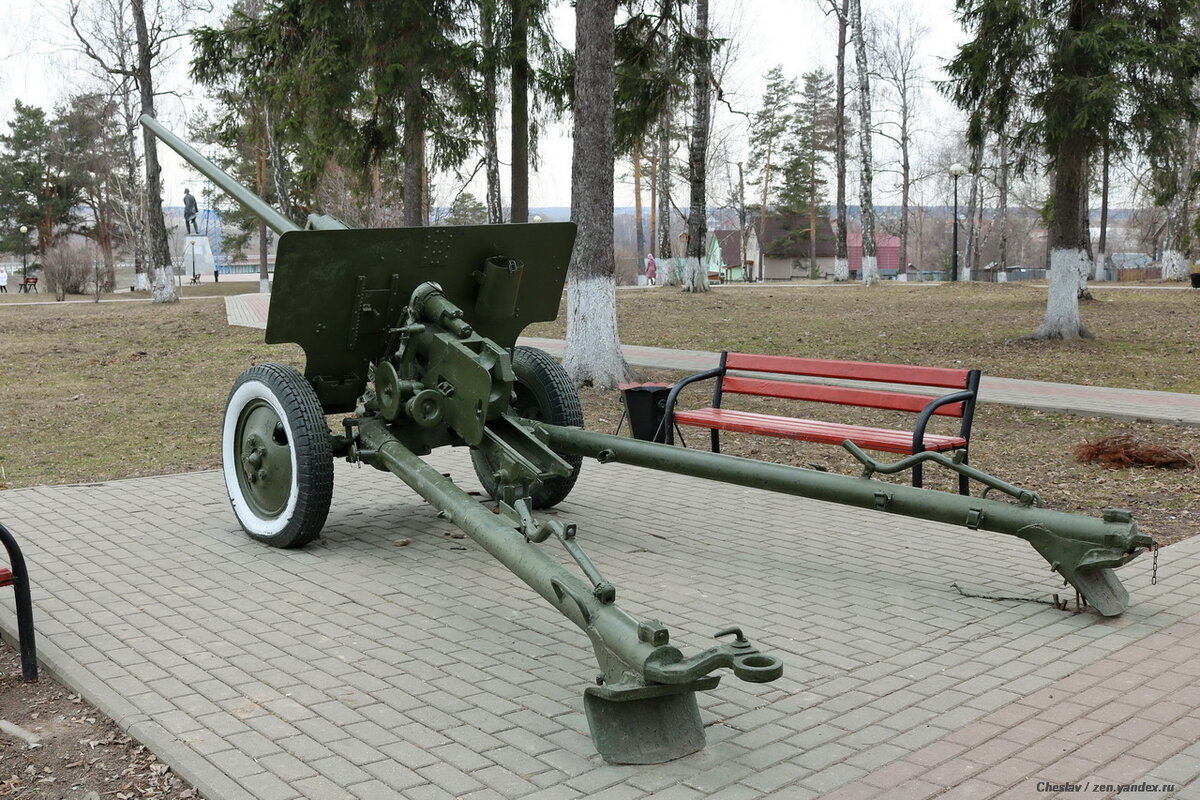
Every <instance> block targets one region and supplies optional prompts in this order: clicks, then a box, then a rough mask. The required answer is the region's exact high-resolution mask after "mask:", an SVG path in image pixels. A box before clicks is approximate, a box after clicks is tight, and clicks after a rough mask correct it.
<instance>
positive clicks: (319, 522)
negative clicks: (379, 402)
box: [221, 364, 333, 547]
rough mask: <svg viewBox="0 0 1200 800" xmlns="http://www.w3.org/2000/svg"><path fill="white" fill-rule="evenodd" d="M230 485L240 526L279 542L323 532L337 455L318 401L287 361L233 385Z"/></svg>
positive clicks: (228, 416) (226, 434)
mask: <svg viewBox="0 0 1200 800" xmlns="http://www.w3.org/2000/svg"><path fill="white" fill-rule="evenodd" d="M221 455H222V461H223V470H224V473H225V488H226V489H227V490H228V492H229V501H230V503H231V504H232V505H233V512H234V514H235V515H236V516H237V519H238V522H239V523H241V526H242V529H243V530H245V531H246V533H247V534H248V535H249V536H250V538H252V539H256V540H258V541H260V542H264V543H266V544H269V545H271V546H273V547H301V546H303V545H305V544H307V543H308V542H310V541H312V540H313V539H315V538H317V536H319V535H320V533H321V528H322V527H324V525H325V517H326V516H327V515H328V513H329V502H330V500H331V499H332V496H333V455H332V453H331V451H330V442H329V426H328V425H327V424H326V422H325V415H324V413H323V412H322V410H321V404H320V401H318V399H317V394H316V392H314V391H313V388H312V386H311V385H309V383H308V381H306V380H305V379H304V376H303V375H301V374H300V373H299V372H297V371H296V370H295V369H293V368H291V367H288V366H284V365H282V364H259V365H257V366H255V367H252V368H250V369H248V370H246V371H245V372H243V373H242V374H241V375H240V376H239V377H238V379H237V382H236V383H234V384H233V389H232V390H231V391H230V392H229V400H228V401H227V402H226V404H225V421H224V425H223V428H222V436H221Z"/></svg>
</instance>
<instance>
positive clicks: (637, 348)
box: [225, 294, 1200, 427]
mask: <svg viewBox="0 0 1200 800" xmlns="http://www.w3.org/2000/svg"><path fill="white" fill-rule="evenodd" d="M270 303H271V300H270V295H265V294H245V295H234V296H230V297H226V298H225V312H226V317H227V319H228V320H229V324H230V325H244V326H248V327H252V328H266V326H267V312H268V310H269V309H270ZM520 343H521V344H527V345H530V346H533V347H538V348H541V349H542V350H545V351H547V352H548V353H550V354H551V355H553V356H555V357H557V358H562V353H563V340H562V339H543V338H537V337H522V338H521V340H520ZM621 351H622V352H623V353H624V355H625V360H626V361H627V362H628V363H629V364H630V365H631V366H634V367H641V368H644V369H673V370H680V371H684V372H700V371H701V370H706V369H712V368H713V367H715V366H717V363H718V359H719V358H720V354H719V353H711V352H706V351H703V350H668V349H666V348H662V347H644V346H641V345H629V344H626V345H622V346H621ZM822 382H823V383H831V384H844V385H853V384H854V381H836V380H823V381H822ZM879 386H880V384H877V383H873V384H871V385H870V387H869V388H879ZM897 388H900V387H897ZM903 389H904V391H908V392H912V391H920V389H914V387H911V386H906V387H903ZM979 400H980V402H983V403H1000V404H1003V405H1013V406H1023V407H1025V408H1036V409H1038V410H1041V411H1058V412H1065V413H1070V414H1082V415H1085V416H1095V417H1111V418H1113V419H1128V420H1146V421H1149V422H1158V423H1164V424H1168V425H1187V426H1191V427H1198V426H1200V395H1196V394H1184V393H1180V392H1154V391H1145V390H1141V389H1117V388H1112V387H1107V386H1079V385H1076V384H1068V383H1049V382H1045V381H1024V380H1015V379H1012V378H997V377H992V376H988V375H984V376H983V378H982V380H981V381H980V387H979Z"/></svg>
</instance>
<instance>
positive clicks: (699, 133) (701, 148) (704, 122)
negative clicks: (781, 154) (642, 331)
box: [683, 0, 711, 292]
mask: <svg viewBox="0 0 1200 800" xmlns="http://www.w3.org/2000/svg"><path fill="white" fill-rule="evenodd" d="M696 38H697V39H698V40H699V45H698V46H699V47H700V49H701V52H700V54H699V57H698V58H697V59H696V72H695V75H694V76H693V79H692V136H691V144H690V146H689V148H688V162H689V170H688V175H689V182H690V184H691V189H692V191H691V201H692V202H691V210H690V211H689V212H688V253H687V254H688V261H689V264H688V272H687V277H686V279H685V281H684V285H683V290H684V291H685V292H707V291H708V289H709V287H708V268H707V266H706V265H705V263H704V257H705V253H706V252H707V250H708V247H707V245H708V203H707V196H706V194H707V193H706V189H707V183H708V176H707V174H706V173H707V164H708V115H709V108H708V72H709V66H710V61H711V56H710V55H709V49H708V44H709V43H708V0H696ZM692 259H694V261H693V260H692Z"/></svg>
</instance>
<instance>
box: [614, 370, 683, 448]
mask: <svg viewBox="0 0 1200 800" xmlns="http://www.w3.org/2000/svg"><path fill="white" fill-rule="evenodd" d="M670 393H671V386H670V384H661V383H627V384H624V385H622V386H621V400H622V402H623V403H625V413H626V414H627V415H628V416H629V430H630V431H631V432H632V433H633V438H635V439H641V440H642V441H646V442H659V443H660V444H661V443H663V442H666V440H667V431H666V428H665V426H664V425H663V418H664V417H665V416H666V414H667V395H669V394H670Z"/></svg>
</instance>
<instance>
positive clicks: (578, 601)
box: [142, 117, 1153, 763]
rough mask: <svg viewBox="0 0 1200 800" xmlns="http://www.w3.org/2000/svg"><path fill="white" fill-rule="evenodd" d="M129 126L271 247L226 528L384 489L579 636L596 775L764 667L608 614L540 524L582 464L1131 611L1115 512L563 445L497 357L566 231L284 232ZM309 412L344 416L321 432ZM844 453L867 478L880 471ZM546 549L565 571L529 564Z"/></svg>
mask: <svg viewBox="0 0 1200 800" xmlns="http://www.w3.org/2000/svg"><path fill="white" fill-rule="evenodd" d="M142 122H143V124H145V125H146V126H147V127H150V128H151V129H152V130H153V131H154V132H155V133H156V134H157V135H158V136H159V137H160V138H162V139H163V140H164V141H165V142H166V143H167V144H168V145H170V146H171V147H172V148H174V149H175V150H176V151H178V152H179V153H180V154H181V155H182V156H183V157H184V158H185V159H187V160H188V161H189V162H191V163H192V164H193V166H195V167H196V168H197V169H199V170H200V171H201V172H202V173H204V174H205V175H206V176H207V177H208V178H210V179H211V180H213V181H214V182H215V183H217V184H218V185H219V186H221V187H222V188H223V189H225V190H226V191H227V192H229V194H231V195H232V196H234V197H235V198H236V199H237V200H239V201H240V202H241V203H243V204H244V205H246V206H247V207H248V208H249V209H250V210H251V211H253V212H255V213H257V214H258V215H259V216H260V217H262V218H263V219H264V220H265V221H266V222H267V224H268V225H270V226H271V227H272V228H273V229H275V230H276V231H277V232H278V233H280V234H281V236H280V240H279V249H278V253H277V256H276V268H275V281H274V286H273V297H272V302H271V308H270V315H269V318H268V322H267V335H266V338H267V342H269V343H282V342H295V343H297V344H299V345H301V347H303V349H304V351H305V354H306V357H307V363H306V368H305V371H304V374H303V375H301V374H300V373H299V372H297V371H295V370H294V369H291V368H290V367H284V366H281V365H274V364H263V365H259V366H256V367H254V368H252V369H250V370H247V371H246V372H245V373H243V374H242V375H241V377H239V378H238V380H237V382H236V383H235V385H234V387H233V390H232V391H231V393H230V396H229V401H228V403H227V407H226V412H225V419H224V428H223V437H222V449H223V456H224V472H225V479H226V484H227V486H228V489H229V495H230V499H231V502H232V505H233V508H234V512H235V514H236V515H237V518H238V521H239V522H240V523H241V525H242V527H243V528H244V529H245V530H246V532H247V533H248V534H249V535H250V536H251V537H253V538H255V539H258V540H260V541H263V542H265V543H267V544H271V545H275V546H280V547H297V546H301V545H303V544H305V543H307V542H308V541H311V540H312V539H313V538H315V537H316V536H317V535H318V534H319V533H320V531H321V528H322V526H323V525H324V523H325V518H326V514H327V512H328V510H329V505H330V499H331V496H332V485H333V463H332V462H333V459H334V458H335V457H340V458H345V459H347V460H348V461H351V462H358V463H365V464H369V465H371V466H373V467H376V468H378V469H382V470H388V471H391V472H392V473H394V474H395V475H397V476H398V477H399V478H400V479H401V480H403V481H404V482H405V483H407V484H408V485H409V486H410V487H412V488H413V489H414V490H415V491H416V492H417V493H418V494H420V495H421V496H422V497H424V498H425V499H426V500H427V501H428V502H429V503H431V504H432V505H433V506H434V507H436V508H437V509H439V511H440V512H441V514H442V515H443V516H445V517H446V518H447V519H449V520H450V521H452V522H453V523H454V524H455V525H457V526H459V527H460V528H461V529H462V530H463V531H464V532H466V533H467V534H468V535H469V536H471V538H472V539H473V540H475V541H476V542H477V543H478V544H479V545H480V546H481V547H483V548H484V549H485V550H487V551H488V552H489V553H491V554H492V555H493V556H495V557H496V558H497V559H499V560H500V561H501V562H502V563H504V564H505V566H507V567H508V568H509V569H510V570H512V571H513V572H514V573H515V574H516V575H517V576H518V577H520V578H521V579H522V580H523V581H525V582H526V583H527V584H528V585H529V586H530V587H532V588H533V589H534V590H535V591H536V592H537V593H538V594H540V595H541V596H542V597H543V598H544V599H545V600H546V601H547V602H549V603H550V604H551V605H553V606H554V607H555V608H557V609H558V610H559V611H560V612H561V613H562V614H563V615H564V616H566V617H567V618H568V619H570V620H571V621H572V622H574V623H575V624H576V625H578V626H579V627H580V628H581V629H583V631H584V632H585V633H586V634H587V635H588V637H589V638H590V640H591V642H592V646H593V649H594V651H595V654H596V659H597V662H598V664H599V667H600V675H599V677H598V678H597V682H596V685H593V686H590V687H589V688H588V689H587V691H586V692H585V710H586V712H587V718H588V723H589V726H590V728H591V731H592V736H593V739H594V741H595V743H596V746H597V748H598V750H599V751H600V753H601V754H602V755H603V756H604V758H606V759H607V760H610V761H616V762H623V763H654V762H659V761H664V760H668V759H671V758H676V757H678V756H681V755H685V754H687V753H690V752H694V751H695V750H697V749H699V748H701V747H703V744H704V732H703V727H702V725H701V723H700V718H699V713H698V708H697V704H696V699H695V693H696V692H697V691H700V690H707V689H712V688H714V687H715V686H716V685H717V683H718V681H719V677H717V676H715V675H713V674H712V673H713V671H714V670H716V669H719V668H722V667H728V668H731V669H732V671H733V673H734V675H735V676H737V677H739V678H742V679H744V680H747V681H752V682H767V681H771V680H774V679H775V678H778V677H779V676H780V674H781V672H782V668H781V664H780V662H779V661H778V660H777V659H775V658H774V657H771V656H769V655H766V654H763V653H761V652H759V651H758V650H757V649H756V648H755V647H754V646H753V645H752V644H751V643H750V642H749V641H748V640H746V638H745V637H744V636H743V635H742V632H741V630H740V629H738V628H735V627H730V628H728V629H726V630H723V631H720V632H718V633H717V636H718V637H725V636H732V637H733V640H732V641H727V642H724V643H720V644H717V645H714V646H713V647H710V648H709V649H707V650H704V651H703V652H700V653H697V654H694V655H692V656H690V657H685V656H684V654H683V653H682V652H681V651H680V650H678V649H677V648H675V647H674V646H672V645H671V644H670V636H669V633H668V630H667V628H666V627H665V626H664V625H663V624H662V623H660V622H658V621H657V620H639V619H636V618H634V617H633V616H631V615H629V614H627V613H626V612H624V611H622V610H621V609H620V607H619V606H618V605H617V604H616V595H617V592H616V588H615V587H614V585H613V584H612V583H610V582H609V581H608V580H606V579H605V577H604V576H603V575H601V573H600V572H599V570H598V569H597V568H596V566H595V565H594V564H593V563H592V562H591V561H590V560H589V559H588V557H587V555H586V554H585V553H584V552H583V550H582V549H581V547H580V545H579V537H578V536H577V535H576V527H575V525H574V524H569V523H564V522H562V521H560V520H557V519H546V518H540V517H539V516H538V515H537V512H538V511H539V510H541V509H546V508H549V507H551V506H553V505H555V504H557V503H559V502H561V501H562V500H563V499H564V498H565V497H566V496H567V495H568V493H569V492H570V491H571V489H572V487H573V486H574V483H575V481H576V479H577V477H578V475H579V471H580V466H581V463H582V458H583V457H584V456H588V457H592V458H595V459H597V460H599V461H600V462H602V463H606V462H613V461H620V462H626V463H633V464H639V465H642V466H648V467H652V468H656V469H663V470H669V471H674V472H682V473H686V474H691V475H695V476H698V477H704V478H710V479H713V480H720V481H726V482H731V483H737V484H742V485H751V486H758V487H761V488H767V489H771V490H774V491H780V492H787V493H792V494H798V495H804V496H809V497H814V498H817V499H821V500H830V501H834V502H839V503H848V504H852V505H859V506H863V507H865V508H874V509H878V510H880V511H883V512H886V513H900V514H905V515H910V516H916V517H921V518H925V519H933V520H938V521H942V522H949V523H953V524H959V525H964V526H966V527H969V528H984V529H988V530H995V531H999V532H1002V533H1008V534H1012V535H1016V536H1019V537H1021V538H1024V539H1026V540H1028V541H1029V542H1030V543H1031V544H1032V545H1033V546H1034V547H1035V548H1036V549H1037V550H1038V552H1039V553H1041V554H1042V555H1043V556H1044V557H1045V558H1046V559H1047V560H1048V561H1049V562H1050V563H1051V565H1052V568H1053V569H1055V570H1057V571H1058V572H1059V573H1060V574H1061V575H1062V577H1063V578H1064V579H1066V580H1067V581H1068V582H1070V583H1071V584H1072V585H1074V586H1075V587H1076V589H1078V591H1079V592H1080V594H1081V595H1082V596H1083V597H1084V598H1085V599H1086V600H1087V601H1088V602H1089V603H1090V604H1091V605H1092V606H1093V607H1095V608H1096V609H1097V610H1099V611H1100V612H1101V613H1103V614H1106V615H1113V614H1119V613H1120V612H1121V611H1123V610H1124V609H1125V607H1126V605H1127V603H1128V595H1127V594H1126V592H1125V590H1124V588H1123V587H1122V586H1121V584H1120V581H1119V580H1118V579H1117V578H1116V576H1115V574H1114V573H1113V569H1114V568H1115V567H1118V566H1121V565H1122V564H1124V563H1126V562H1128V561H1129V560H1130V559H1132V558H1134V557H1135V556H1136V555H1137V554H1138V553H1139V552H1141V551H1142V550H1144V549H1147V548H1149V547H1151V546H1152V545H1153V540H1151V539H1150V538H1149V537H1146V536H1143V535H1141V534H1139V533H1137V530H1136V527H1135V526H1134V525H1133V523H1132V521H1131V520H1129V518H1128V515H1127V514H1121V513H1115V512H1114V513H1111V514H1108V515H1106V516H1105V518H1104V519H1102V520H1096V519H1089V518H1083V517H1078V516H1073V515H1069V514H1063V513H1059V512H1052V511H1046V510H1044V509H1041V508H1040V507H1039V505H1040V503H1039V502H1038V501H1037V500H1036V496H1034V495H1032V494H1030V493H1028V492H1021V491H1020V490H1016V489H1014V488H1013V487H1009V486H1007V485H1006V484H1003V483H1002V482H1000V481H997V480H996V479H994V478H991V477H990V476H987V475H984V474H983V473H980V472H978V471H976V470H973V469H971V468H969V467H966V466H964V465H960V464H956V463H954V462H953V461H950V460H949V459H945V458H944V457H942V456H938V457H936V459H935V460H940V461H942V462H943V463H945V464H946V465H948V466H950V467H951V468H953V469H958V470H960V471H966V473H967V474H969V475H970V476H971V477H974V478H976V479H977V480H981V481H983V482H984V483H986V484H988V485H989V487H990V488H993V489H999V490H1001V491H1006V492H1008V493H1010V494H1012V495H1014V498H1015V500H1016V502H1002V501H999V500H992V499H984V498H980V497H961V496H958V495H948V494H943V493H940V492H931V491H927V490H923V489H913V488H911V487H907V486H898V485H894V484H889V483H883V482H880V481H876V480H871V479H870V477H869V475H864V477H863V478H852V477H846V476H840V475H831V474H827V473H821V472H816V471H813V470H804V469H799V468H795V467H787V466H781V465H774V464H763V463H760V462H755V461H749V460H746V459H740V458H734V457H731V456H725V455H719V454H712V453H704V452H698V451H692V450H683V449H679V448H673V447H669V446H666V445H658V444H653V443H649V442H640V441H634V440H629V439H623V438H619V437H614V436H608V435H605V434H599V433H593V432H589V431H584V430H582V422H583V420H582V413H581V410H580V406H579V399H578V396H577V395H576V393H575V391H574V388H573V387H572V385H571V383H570V381H569V380H568V378H567V376H566V375H565V373H564V372H563V370H562V368H561V366H559V364H558V363H557V362H556V361H554V360H553V359H551V358H550V357H549V356H548V355H546V354H545V353H543V352H541V351H538V350H534V349H531V348H525V347H521V346H517V345H516V340H517V337H518V335H519V334H520V332H521V331H522V330H523V329H524V328H525V327H526V326H527V325H528V324H530V323H531V322H535V321H540V320H549V319H553V318H554V316H555V315H556V313H557V309H558V303H559V298H560V296H561V292H562V286H563V283H564V281H565V278H566V266H567V263H568V261H569V257H570V252H571V247H572V245H573V241H574V234H575V229H574V226H573V225H571V224H569V223H561V224H539V225H500V226H468V227H454V228H416V229H391V230H355V231H351V230H348V229H346V228H345V226H343V225H341V223H339V222H337V221H336V220H332V219H330V218H328V217H314V218H310V220H309V224H308V226H307V229H306V230H301V229H300V228H299V227H298V226H296V225H294V224H292V223H291V222H290V221H289V220H287V219H286V218H285V217H283V216H282V215H280V214H278V213H277V212H275V211H274V210H273V209H271V208H270V207H269V206H267V205H266V204H265V203H263V202H262V201H261V200H260V199H259V198H257V197H255V196H254V195H253V194H252V193H250V192H248V191H247V190H245V189H244V188H243V187H241V186H239V185H238V184H237V183H236V182H234V181H233V180H232V179H231V178H229V177H228V176H227V175H225V174H224V173H222V172H221V171H220V170H218V169H217V168H216V167H214V166H213V165H212V164H211V163H209V162H207V161H206V160H205V159H204V158H203V157H202V156H200V155H199V154H198V153H196V152H195V151H194V150H192V149H191V148H190V147H188V146H187V145H186V144H184V143H183V142H181V141H180V140H179V139H177V138H176V137H174V136H173V135H171V134H170V133H169V132H167V131H166V130H164V129H163V128H162V127H161V126H160V125H158V123H157V122H155V121H154V120H152V119H150V118H147V117H143V119H142ZM327 414H350V416H348V417H347V418H345V420H344V422H343V426H342V429H341V430H340V431H337V432H331V431H330V430H329V428H328V425H327V423H326V420H325V415H327ZM444 445H453V446H466V447H469V448H470V450H471V458H472V461H473V464H474V466H475V471H476V473H477V475H478V477H479V480H480V481H481V483H482V484H483V486H484V488H485V489H487V491H488V492H489V493H490V494H491V495H492V497H493V499H494V501H495V511H496V512H498V513H493V511H492V510H491V509H489V508H487V507H485V506H483V505H481V504H480V503H479V501H478V500H477V499H475V498H473V497H471V496H470V495H469V494H467V493H466V492H465V491H463V490H462V489H460V488H459V487H458V486H456V485H455V484H454V482H453V481H452V480H451V479H449V478H448V477H446V476H444V475H442V474H440V473H439V472H438V471H437V470H435V469H433V468H432V467H430V466H429V465H427V464H426V463H425V462H424V461H422V460H421V458H420V456H422V455H425V454H427V453H429V452H430V451H431V450H432V449H433V448H435V447H440V446H444ZM858 455H859V457H860V458H861V460H863V462H864V463H865V464H866V465H867V467H868V472H873V471H887V470H891V469H894V467H889V466H887V465H880V464H877V463H876V462H874V461H871V459H869V458H868V457H866V456H865V455H863V454H861V453H859V454H858ZM928 455H929V454H921V456H918V457H925V456H928ZM914 458H917V457H914ZM910 463H912V459H906V462H905V463H902V464H900V465H898V466H899V467H904V466H907V465H908V464H910ZM552 538H553V539H557V540H558V541H559V542H560V543H561V545H562V546H563V548H564V549H565V550H566V551H567V553H568V554H569V555H570V556H571V558H572V559H573V560H574V561H575V563H576V565H577V566H578V572H576V571H574V570H570V569H567V568H566V567H564V566H563V565H562V564H561V563H560V562H559V561H558V560H556V559H554V558H551V557H550V556H549V555H548V554H547V553H546V552H545V550H544V548H543V547H542V546H541V545H542V543H544V542H546V540H548V539H552Z"/></svg>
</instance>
